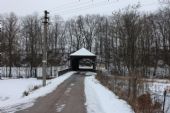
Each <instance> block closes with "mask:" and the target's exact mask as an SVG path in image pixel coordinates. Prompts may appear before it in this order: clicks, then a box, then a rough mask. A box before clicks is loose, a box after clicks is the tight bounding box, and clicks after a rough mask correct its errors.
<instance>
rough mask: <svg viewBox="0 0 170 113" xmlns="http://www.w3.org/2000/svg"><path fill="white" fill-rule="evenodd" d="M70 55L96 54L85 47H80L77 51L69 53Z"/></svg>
mask: <svg viewBox="0 0 170 113" xmlns="http://www.w3.org/2000/svg"><path fill="white" fill-rule="evenodd" d="M70 56H96V55H95V54H93V53H91V52H90V51H88V50H87V49H85V48H81V49H79V50H78V51H76V52H74V53H72V54H70Z"/></svg>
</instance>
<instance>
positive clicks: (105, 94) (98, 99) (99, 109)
mask: <svg viewBox="0 0 170 113" xmlns="http://www.w3.org/2000/svg"><path fill="white" fill-rule="evenodd" d="M85 95H86V105H87V112H88V113H134V112H133V110H132V109H131V107H130V106H129V105H128V104H127V103H126V102H125V101H124V100H121V99H119V98H118V97H117V96H116V95H115V94H113V93H112V92H111V91H110V90H108V89H107V88H105V87H104V86H103V85H101V84H100V83H99V81H97V80H96V79H95V76H90V77H86V78H85Z"/></svg>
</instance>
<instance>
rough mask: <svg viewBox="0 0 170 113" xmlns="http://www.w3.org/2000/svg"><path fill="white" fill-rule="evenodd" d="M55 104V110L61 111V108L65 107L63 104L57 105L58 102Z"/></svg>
mask: <svg viewBox="0 0 170 113" xmlns="http://www.w3.org/2000/svg"><path fill="white" fill-rule="evenodd" d="M56 105H57V109H56V111H57V112H61V111H63V109H64V108H65V106H66V105H65V104H62V105H58V104H56Z"/></svg>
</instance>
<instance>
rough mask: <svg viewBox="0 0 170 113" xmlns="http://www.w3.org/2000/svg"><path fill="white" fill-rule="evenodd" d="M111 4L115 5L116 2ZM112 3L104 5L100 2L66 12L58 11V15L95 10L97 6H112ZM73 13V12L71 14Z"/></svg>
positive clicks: (103, 2) (104, 3)
mask: <svg viewBox="0 0 170 113" xmlns="http://www.w3.org/2000/svg"><path fill="white" fill-rule="evenodd" d="M113 3H116V2H113ZM113 3H109V4H108V2H107V3H106V2H105V1H102V2H97V3H95V4H92V5H84V6H83V7H75V8H71V9H68V10H60V11H58V13H60V14H61V13H69V12H73V11H76V12H77V11H81V10H87V9H91V8H97V7H99V6H106V5H112V4H113ZM73 13H74V12H73Z"/></svg>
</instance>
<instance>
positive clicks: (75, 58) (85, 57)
mask: <svg viewBox="0 0 170 113" xmlns="http://www.w3.org/2000/svg"><path fill="white" fill-rule="evenodd" d="M70 67H71V70H73V71H79V70H80V71H81V70H82V71H86V70H87V71H95V70H96V55H95V54H93V53H91V52H90V51H88V50H87V49H85V48H82V49H80V50H78V51H76V52H74V53H72V54H70Z"/></svg>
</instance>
